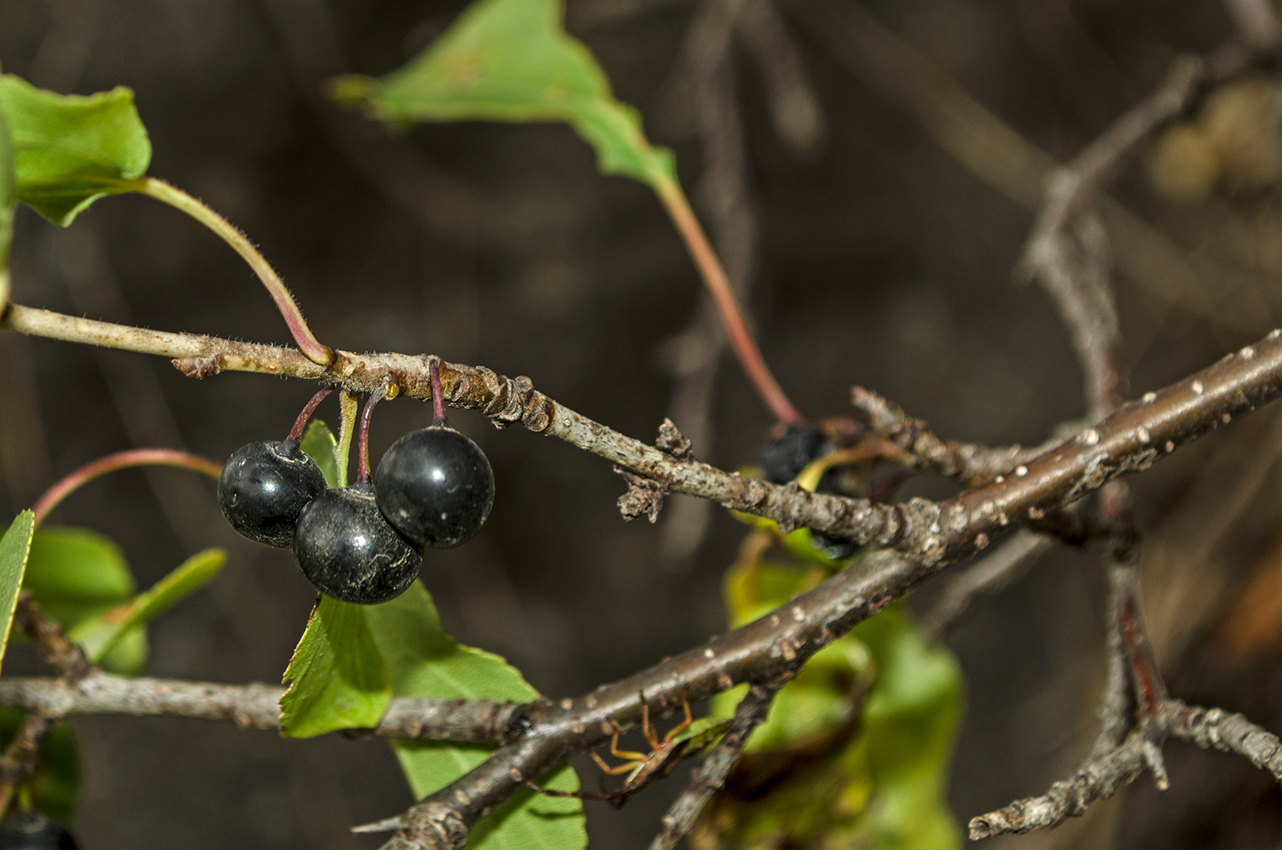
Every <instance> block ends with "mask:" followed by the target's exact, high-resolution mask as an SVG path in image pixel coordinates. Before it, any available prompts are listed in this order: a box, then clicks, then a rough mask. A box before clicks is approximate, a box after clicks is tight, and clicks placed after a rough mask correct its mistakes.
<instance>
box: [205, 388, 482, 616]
mask: <svg viewBox="0 0 1282 850" xmlns="http://www.w3.org/2000/svg"><path fill="white" fill-rule="evenodd" d="M431 372H432V378H433V390H434V392H433V396H434V401H435V404H436V421H435V422H434V423H433V425H432V427H430V428H424V429H422V430H420V431H414V432H412V433H410V434H406V435H405V436H404V437H401V438H400V439H399V440H397V441H396V442H395V443H394V444H393V445H392V447H391V448H390V449H388V450H387V452H386V453H385V454H384V455H383V458H382V460H381V461H380V463H379V465H378V472H377V474H375V475H374V476H373V479H372V480H371V478H370V474H369V462H368V454H367V451H368V448H367V447H368V436H369V420H370V414H371V412H372V410H373V407H374V404H376V403H377V402H378V400H379V399H381V398H383V397H384V395H383V393H379V394H377V395H375V396H373V397H371V399H370V400H369V402H368V403H367V404H366V405H365V410H364V412H363V413H362V415H361V423H360V427H359V429H358V431H357V435H356V445H357V467H358V472H357V477H356V480H355V482H354V483H353V484H352V485H351V486H349V487H338V488H334V489H327V488H326V484H325V477H324V475H322V474H321V470H320V467H318V466H317V465H316V462H315V461H313V460H312V459H311V458H310V457H308V456H307V454H306V453H304V452H303V450H302V449H301V448H300V447H299V443H300V441H301V439H302V433H303V428H304V427H305V425H306V422H307V419H308V418H310V416H311V412H312V409H314V408H315V406H316V405H317V404H319V402H320V400H321V399H322V398H324V395H325V392H324V391H322V392H321V393H318V394H317V397H316V398H313V399H312V401H311V402H310V403H309V404H308V406H307V408H305V409H304V410H303V413H302V415H300V416H299V421H298V422H297V423H295V425H294V429H293V430H292V431H291V432H290V434H289V436H288V437H287V438H286V439H285V440H284V441H283V442H275V441H261V442H257V443H250V444H249V445H247V446H245V447H244V448H242V449H240V450H239V451H237V452H236V453H235V454H233V455H232V456H231V459H230V460H228V461H227V463H226V465H225V466H224V467H223V472H222V476H221V477H220V478H219V480H218V503H219V505H220V506H221V507H222V511H223V516H225V517H226V518H227V521H228V522H229V523H231V526H232V528H234V529H236V530H237V531H238V532H240V533H241V534H243V535H244V536H245V537H248V538H250V539H251V540H257V541H259V542H260V543H266V544H268V545H271V546H281V547H292V548H293V550H294V559H295V560H296V561H297V562H298V566H299V568H300V569H302V571H303V575H305V576H307V580H308V581H310V582H311V583H312V586H314V587H315V588H316V589H317V590H319V591H320V592H321V593H324V594H326V595H327V596H332V597H334V598H335V599H341V600H343V601H344V602H356V603H360V604H365V605H372V604H374V603H377V602H386V601H387V600H389V599H392V598H394V597H396V596H399V595H400V594H401V593H403V592H404V591H405V590H406V589H407V588H408V587H409V586H410V585H411V584H413V582H414V579H415V578H417V577H418V572H419V568H420V567H421V566H422V563H423V559H422V551H423V549H424V548H425V547H429V546H430V547H434V548H447V547H450V546H457V545H459V544H460V543H462V542H463V541H465V540H467V539H468V538H469V537H471V536H472V535H473V534H475V533H476V532H477V531H478V530H480V528H481V525H482V523H484V522H485V519H486V517H488V516H489V514H490V506H491V505H492V504H493V502H494V472H493V471H492V470H491V468H490V462H489V460H488V459H487V458H486V457H485V453H484V452H482V451H481V448H480V446H478V445H477V444H476V443H474V442H472V441H471V440H470V439H468V438H467V436H465V435H464V434H460V433H459V432H458V431H455V430H454V429H453V428H451V427H450V426H449V423H448V422H447V421H446V419H445V414H444V406H443V404H442V403H441V401H440V398H441V395H440V390H439V385H440V384H439V376H438V375H437V372H436V366H435V363H433V364H432V367H431Z"/></svg>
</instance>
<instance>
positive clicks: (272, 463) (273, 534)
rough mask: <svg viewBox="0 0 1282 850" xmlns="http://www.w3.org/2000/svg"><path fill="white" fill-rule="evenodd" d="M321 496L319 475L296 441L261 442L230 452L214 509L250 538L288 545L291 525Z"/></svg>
mask: <svg viewBox="0 0 1282 850" xmlns="http://www.w3.org/2000/svg"><path fill="white" fill-rule="evenodd" d="M323 492H325V476H324V475H323V474H322V473H321V471H320V467H319V466H317V465H316V461H314V460H312V459H311V458H310V457H308V456H307V455H306V454H305V453H304V452H303V450H302V449H300V448H299V447H298V444H297V443H293V442H289V441H286V442H276V441H268V440H263V441H260V442H257V443H250V444H249V445H247V446H244V447H243V448H241V449H239V450H237V451H236V453H235V454H233V455H232V456H231V458H230V459H229V460H228V461H227V463H226V464H225V465H224V466H223V472H222V475H220V476H219V478H218V505H219V507H221V508H222V509H223V516H225V517H227V521H228V522H229V523H231V527H232V528H234V529H236V530H237V531H239V532H240V533H241V534H243V535H244V536H246V537H248V538H249V539H250V540H257V541H258V542H259V543H267V544H268V545H271V546H283V547H284V546H289V545H290V544H291V543H292V542H293V540H294V524H295V523H296V522H297V521H298V515H299V514H300V513H301V512H302V510H303V508H304V507H305V506H306V505H307V503H308V502H310V501H312V499H314V498H316V497H317V496H319V495H320V494H321V493H323Z"/></svg>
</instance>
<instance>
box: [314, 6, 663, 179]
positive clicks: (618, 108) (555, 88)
mask: <svg viewBox="0 0 1282 850" xmlns="http://www.w3.org/2000/svg"><path fill="white" fill-rule="evenodd" d="M561 17H562V9H561V2H560V0H480V2H477V3H473V4H472V5H471V6H469V7H468V8H467V9H466V11H464V12H463V14H462V15H460V16H459V18H458V20H457V21H455V23H454V24H453V26H451V27H450V28H449V30H447V31H446V33H445V34H444V35H443V36H441V37H440V38H439V39H438V40H437V41H436V43H434V44H433V45H431V46H430V47H428V48H427V49H426V50H424V51H423V52H422V53H420V54H419V55H418V56H417V57H415V58H414V59H413V60H412V61H411V62H410V63H409V64H408V65H406V66H405V67H404V68H401V69H400V70H398V71H395V72H393V73H391V74H389V75H388V76H386V77H384V78H383V79H382V80H375V79H372V78H370V77H359V76H352V77H340V78H338V79H336V80H334V81H333V83H332V84H331V94H333V96H334V97H335V98H336V99H337V100H339V101H342V102H347V103H359V104H363V105H364V106H365V108H366V110H367V111H368V112H369V113H370V114H371V115H372V116H374V117H376V118H379V119H382V120H383V121H387V122H392V123H398V124H403V123H407V122H419V121H459V120H467V119H481V120H488V121H565V122H567V123H569V124H570V125H571V126H572V127H573V128H574V129H575V130H576V131H577V132H578V134H579V135H580V136H582V137H583V138H584V139H585V140H587V141H588V142H589V143H590V144H591V145H592V147H593V148H595V149H596V154H597V166H598V167H599V168H600V169H601V171H603V172H605V173H606V174H623V175H626V176H628V177H632V178H633V179H636V180H640V181H641V182H643V183H647V184H649V185H650V186H653V187H655V188H656V189H658V188H659V187H661V186H662V187H668V188H670V187H673V186H675V185H676V182H677V177H676V163H675V160H674V159H673V157H672V154H671V152H670V151H668V150H666V149H664V148H656V147H654V146H653V145H651V144H650V142H649V141H648V140H647V139H646V137H645V133H644V132H643V131H642V128H641V117H640V115H639V114H638V113H637V111H636V110H635V109H633V108H632V107H630V106H628V105H626V104H624V103H620V102H619V101H618V100H615V98H614V95H613V93H612V92H611V91H610V82H609V80H608V79H607V78H606V76H605V72H603V71H602V70H601V66H600V65H598V64H597V62H596V60H595V59H594V58H593V56H592V54H591V52H590V51H589V50H588V49H587V48H586V47H585V46H584V45H583V44H582V43H581V42H579V41H578V40H576V39H574V38H573V37H571V36H570V35H569V34H568V33H566V31H565V30H564V28H563V27H562V24H561Z"/></svg>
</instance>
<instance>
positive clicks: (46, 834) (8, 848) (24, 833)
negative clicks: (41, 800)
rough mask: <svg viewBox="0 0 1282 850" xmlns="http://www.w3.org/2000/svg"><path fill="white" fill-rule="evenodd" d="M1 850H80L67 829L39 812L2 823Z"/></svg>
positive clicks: (25, 813)
mask: <svg viewBox="0 0 1282 850" xmlns="http://www.w3.org/2000/svg"><path fill="white" fill-rule="evenodd" d="M0 850H78V847H77V845H76V839H75V838H73V837H72V836H71V833H70V832H68V831H67V828H66V827H65V826H63V825H62V824H60V823H58V822H57V821H53V820H50V819H49V818H47V817H45V816H44V815H42V814H39V813H37V812H20V813H18V814H15V815H9V817H7V818H5V819H4V820H2V821H0Z"/></svg>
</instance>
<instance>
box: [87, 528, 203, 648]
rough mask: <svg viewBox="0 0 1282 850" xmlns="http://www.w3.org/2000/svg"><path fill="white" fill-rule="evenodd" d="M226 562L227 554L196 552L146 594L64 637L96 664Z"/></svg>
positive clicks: (193, 589) (175, 603)
mask: <svg viewBox="0 0 1282 850" xmlns="http://www.w3.org/2000/svg"><path fill="white" fill-rule="evenodd" d="M226 560H227V553H226V552H224V551H223V550H222V549H206V550H205V551H203V552H197V553H196V554H195V555H192V556H191V557H190V558H188V559H187V560H186V561H184V562H183V563H182V564H180V565H179V566H178V568H177V569H175V570H174V571H173V572H171V573H170V574H169V575H167V576H165V577H164V578H162V579H161V580H160V581H158V582H156V584H155V585H153V586H152V588H151V589H150V590H148V591H147V592H145V593H141V594H139V595H138V596H135V597H134V598H133V599H130V600H129V601H128V602H126V603H124V604H123V605H117V606H116V607H115V608H111V609H110V610H107V611H104V612H103V613H101V614H98V615H96V616H93V617H89V618H87V619H85V620H82V621H81V622H80V623H78V624H77V625H76V627H75V628H74V629H72V630H71V631H70V632H69V633H68V635H67V636H68V637H69V638H71V639H72V640H73V641H75V642H76V643H78V644H80V645H81V646H82V647H84V650H85V654H86V655H87V656H88V657H89V661H90V663H93V664H97V663H99V662H100V661H101V660H102V659H103V658H105V657H107V656H108V655H110V653H111V651H112V650H113V649H115V648H116V646H117V645H119V643H120V641H121V640H122V639H123V638H124V637H125V636H126V635H128V634H129V633H130V632H131V631H134V630H137V629H139V628H140V627H142V626H143V625H145V624H147V623H149V622H151V621H152V620H153V619H155V618H156V617H158V616H160V615H161V614H163V613H164V612H165V611H168V610H169V609H170V608H172V607H173V606H175V605H177V604H178V603H179V602H180V601H182V600H183V599H185V598H186V597H187V596H190V595H191V594H192V593H194V592H196V591H197V590H199V589H200V588H202V587H204V586H205V585H206V584H207V583H209V581H210V580H212V579H213V577H214V576H216V575H218V571H219V570H221V569H222V568H223V564H224V563H225V562H226Z"/></svg>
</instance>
